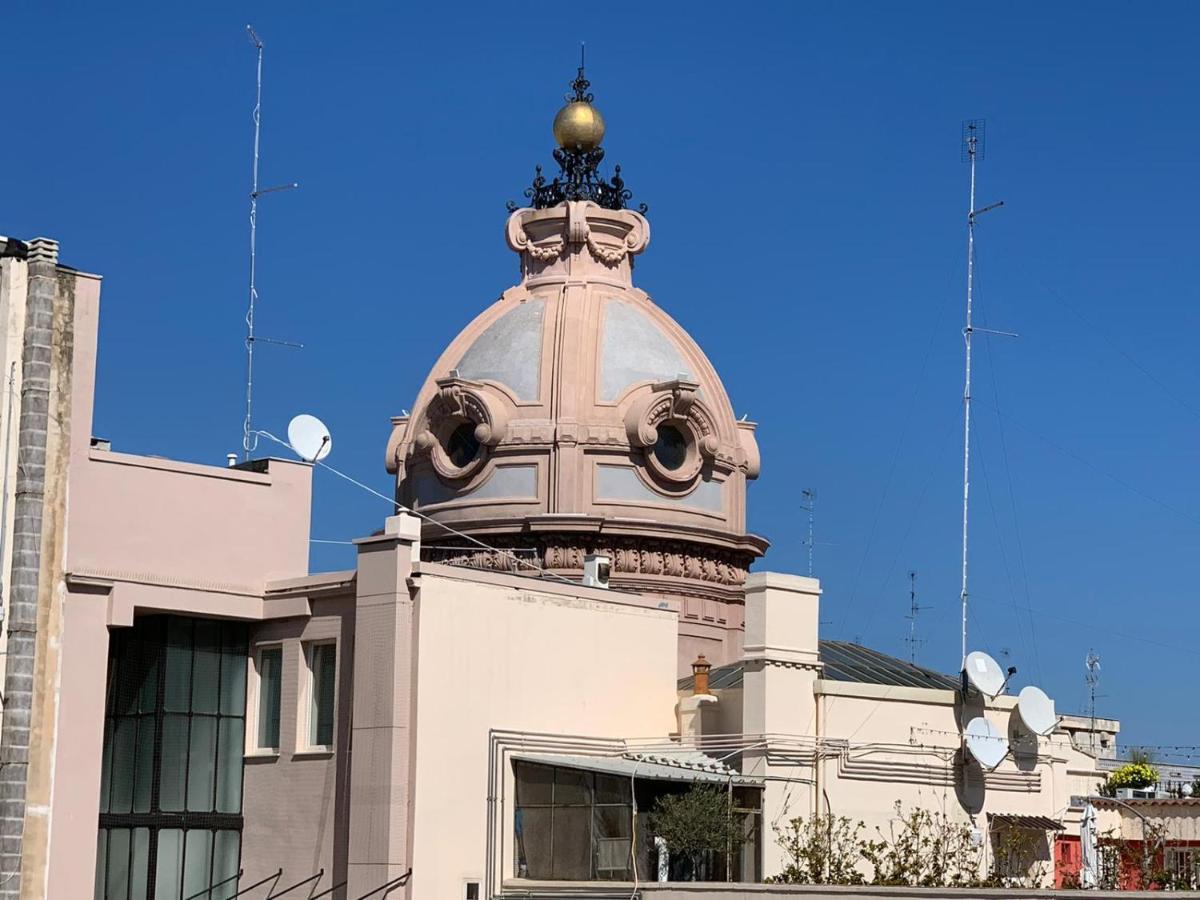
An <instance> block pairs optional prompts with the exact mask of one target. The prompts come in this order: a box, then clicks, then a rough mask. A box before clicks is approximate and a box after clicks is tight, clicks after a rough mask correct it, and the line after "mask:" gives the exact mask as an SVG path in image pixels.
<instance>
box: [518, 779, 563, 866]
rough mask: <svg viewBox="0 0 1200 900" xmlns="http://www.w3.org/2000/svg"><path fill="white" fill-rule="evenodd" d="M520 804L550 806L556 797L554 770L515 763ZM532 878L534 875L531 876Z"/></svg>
mask: <svg viewBox="0 0 1200 900" xmlns="http://www.w3.org/2000/svg"><path fill="white" fill-rule="evenodd" d="M514 769H515V771H516V777H517V805H518V806H549V805H550V803H551V802H552V801H553V799H554V770H553V769H552V768H550V767H549V766H535V765H531V764H530V763H525V762H518V763H515V764H514ZM530 877H531V878H532V877H533V876H530Z"/></svg>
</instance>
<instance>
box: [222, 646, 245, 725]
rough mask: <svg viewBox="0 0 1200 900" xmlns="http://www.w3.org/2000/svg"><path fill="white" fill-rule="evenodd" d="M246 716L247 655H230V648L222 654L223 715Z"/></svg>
mask: <svg viewBox="0 0 1200 900" xmlns="http://www.w3.org/2000/svg"><path fill="white" fill-rule="evenodd" d="M245 714H246V654H245V651H242V652H240V653H230V652H229V648H228V647H226V648H225V652H223V653H222V654H221V715H223V716H243V715H245Z"/></svg>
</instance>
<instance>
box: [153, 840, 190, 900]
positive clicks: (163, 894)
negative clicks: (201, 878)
mask: <svg viewBox="0 0 1200 900" xmlns="http://www.w3.org/2000/svg"><path fill="white" fill-rule="evenodd" d="M182 874H183V832H182V831H180V830H179V829H178V828H164V829H163V830H162V831H160V832H159V833H158V862H157V864H156V865H155V867H154V898H155V900H180V898H181V896H182V890H181V888H182Z"/></svg>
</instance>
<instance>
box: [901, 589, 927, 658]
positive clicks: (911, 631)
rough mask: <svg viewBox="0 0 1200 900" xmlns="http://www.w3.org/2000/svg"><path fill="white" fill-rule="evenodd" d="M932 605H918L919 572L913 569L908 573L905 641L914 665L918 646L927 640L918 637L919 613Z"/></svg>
mask: <svg viewBox="0 0 1200 900" xmlns="http://www.w3.org/2000/svg"><path fill="white" fill-rule="evenodd" d="M932 608H933V607H931V606H918V605H917V573H916V570H912V571H910V572H909V573H908V615H907V616H905V617H904V618H906V619H908V637H907V638H905V639H904V642H905V643H906V644H908V661H909V662H910V663H912V664H913V665H914V666H915V665H916V664H917V648H918V647H920V646H922V645H923V644H924V643H925V641H924V640H922V639H918V638H917V614H918V613H920V612H921V610H923V609H932Z"/></svg>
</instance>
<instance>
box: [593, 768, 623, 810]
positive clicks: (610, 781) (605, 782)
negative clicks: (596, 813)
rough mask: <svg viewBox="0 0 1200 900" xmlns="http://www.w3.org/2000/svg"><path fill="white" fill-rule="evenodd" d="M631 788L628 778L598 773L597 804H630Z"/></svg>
mask: <svg viewBox="0 0 1200 900" xmlns="http://www.w3.org/2000/svg"><path fill="white" fill-rule="evenodd" d="M629 788H630V783H629V779H628V778H624V777H621V776H619V775H601V774H600V773H599V772H597V773H596V802H597V803H629V802H630V799H629Z"/></svg>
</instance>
